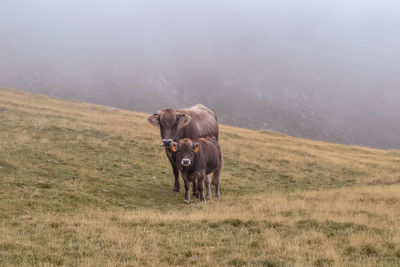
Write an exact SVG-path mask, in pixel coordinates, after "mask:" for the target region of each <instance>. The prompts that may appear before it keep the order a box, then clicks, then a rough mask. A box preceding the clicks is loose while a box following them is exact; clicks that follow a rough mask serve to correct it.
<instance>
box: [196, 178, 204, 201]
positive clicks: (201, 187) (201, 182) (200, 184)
mask: <svg viewBox="0 0 400 267" xmlns="http://www.w3.org/2000/svg"><path fill="white" fill-rule="evenodd" d="M197 183H198V185H197V187H198V188H199V194H200V201H206V198H205V197H204V175H201V176H200V177H199V180H198V182H197Z"/></svg>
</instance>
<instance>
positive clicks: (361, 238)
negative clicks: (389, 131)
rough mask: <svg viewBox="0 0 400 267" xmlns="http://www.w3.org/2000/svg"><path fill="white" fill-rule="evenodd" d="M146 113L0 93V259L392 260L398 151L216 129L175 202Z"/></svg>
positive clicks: (96, 262) (399, 225)
mask: <svg viewBox="0 0 400 267" xmlns="http://www.w3.org/2000/svg"><path fill="white" fill-rule="evenodd" d="M145 116H146V114H142V113H136V112H131V111H125V110H115V109H111V108H106V107H103V106H96V105H90V104H85V103H78V102H68V101H62V100H57V99H53V98H50V97H46V96H39V95H32V94H28V93H22V92H18V91H13V90H6V89H0V166H1V167H0V237H1V238H0V265H26V266H31V265H90V266H103V265H106V266H115V265H120V266H142V265H152V266H165V265H182V266H186V265H200V266H216V265H222V266H223V265H226V266H228V265H229V266H292V265H316V266H325V265H336V266H343V265H347V266H352V265H357V266H376V265H383V266H386V265H400V209H399V205H400V197H399V196H400V152H399V151H382V150H375V149H369V148H363V147H349V146H343V145H337V144H331V143H324V142H316V141H310V140H306V139H299V138H293V137H289V136H284V135H280V134H277V133H271V132H259V131H251V130H246V129H240V128H234V127H229V126H221V128H220V131H221V133H220V139H221V146H222V151H223V154H224V159H225V167H224V169H223V172H222V176H221V195H222V198H221V199H220V200H215V199H213V200H212V201H210V202H207V203H200V202H199V201H197V200H193V201H192V203H191V204H190V205H186V204H184V203H183V190H182V192H181V193H178V194H177V193H173V192H172V185H173V177H172V172H171V170H170V167H169V164H168V162H167V159H166V157H165V155H164V151H163V149H162V148H161V147H160V146H159V143H160V140H159V138H160V137H159V132H158V129H156V128H153V127H151V126H150V125H148V124H147V123H146V122H145Z"/></svg>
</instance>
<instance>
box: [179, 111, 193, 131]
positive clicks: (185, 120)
mask: <svg viewBox="0 0 400 267" xmlns="http://www.w3.org/2000/svg"><path fill="white" fill-rule="evenodd" d="M177 116H178V127H179V128H183V127H185V126H186V125H188V124H189V122H190V121H191V120H192V117H190V116H189V115H186V114H183V113H179V114H178V115H177Z"/></svg>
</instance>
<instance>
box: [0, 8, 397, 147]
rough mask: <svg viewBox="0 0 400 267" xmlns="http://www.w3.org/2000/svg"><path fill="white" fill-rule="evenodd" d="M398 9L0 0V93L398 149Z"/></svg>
mask: <svg viewBox="0 0 400 267" xmlns="http://www.w3.org/2000/svg"><path fill="white" fill-rule="evenodd" d="M399 14H400V1H397V0H393V1H388V0H382V1H372V0H370V1H369V0H359V1H351V0H350V1H338V0H336V1H329V0H327V1H317V0H315V1H296V0H293V1H284V0H277V1H266V0H265V1H261V0H260V1H255V0H250V1H249V0H247V1H235V0H225V1H218V0H201V1H199V0H198V1H194V0H185V1H184V0H159V1H151V0H150V1H149V0H146V1H145V0H143V1H94V0H85V1H78V0H70V1H67V0H58V1H54V0H48V1H40V0H35V1H32V0H25V1H22V0H21V1H19V0H13V1H11V0H2V1H1V2H0V87H8V88H17V89H21V90H26V91H30V92H35V93H43V94H48V95H51V96H57V97H63V98H67V99H76V100H81V101H87V102H92V103H98V104H104V105H108V106H115V107H119V108H127V109H132V110H137V111H145V112H154V111H156V110H158V109H162V108H166V107H174V108H181V107H186V106H189V105H192V104H196V103H203V104H205V105H207V106H209V107H210V108H212V109H213V110H214V111H215V112H216V113H217V115H218V118H219V121H220V122H221V123H226V124H231V125H237V126H241V127H248V128H253V129H259V130H274V131H279V132H282V133H286V134H290V135H294V136H300V137H307V138H313V139H319V140H326V141H332V142H339V143H344V144H352V145H367V146H372V147H378V148H397V149H399V148H400V115H399V114H400V105H399V103H400V16H399Z"/></svg>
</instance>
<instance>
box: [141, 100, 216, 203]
mask: <svg viewBox="0 0 400 267" xmlns="http://www.w3.org/2000/svg"><path fill="white" fill-rule="evenodd" d="M147 121H148V122H149V123H150V124H152V125H154V126H156V127H160V133H161V139H162V143H161V145H162V146H164V147H165V153H166V154H167V157H168V159H169V162H170V163H171V166H172V170H173V172H174V176H175V183H174V189H173V191H174V192H179V190H180V184H179V171H178V166H177V165H176V160H175V156H174V154H173V153H172V152H171V150H170V147H171V145H172V142H178V141H179V140H180V139H182V138H191V139H198V138H201V137H207V136H210V137H215V139H216V140H217V141H218V122H217V117H216V116H215V114H214V112H213V111H212V110H210V109H208V108H207V107H205V106H204V105H202V104H197V105H195V106H193V107H190V108H186V109H181V110H174V109H164V110H161V111H158V112H157V113H154V114H152V115H149V116H148V117H147ZM196 193H197V187H196V186H195V183H193V194H194V195H196Z"/></svg>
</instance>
